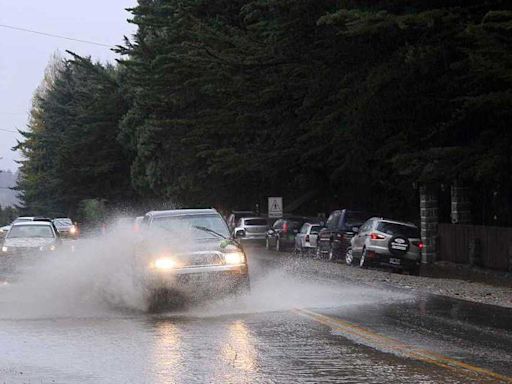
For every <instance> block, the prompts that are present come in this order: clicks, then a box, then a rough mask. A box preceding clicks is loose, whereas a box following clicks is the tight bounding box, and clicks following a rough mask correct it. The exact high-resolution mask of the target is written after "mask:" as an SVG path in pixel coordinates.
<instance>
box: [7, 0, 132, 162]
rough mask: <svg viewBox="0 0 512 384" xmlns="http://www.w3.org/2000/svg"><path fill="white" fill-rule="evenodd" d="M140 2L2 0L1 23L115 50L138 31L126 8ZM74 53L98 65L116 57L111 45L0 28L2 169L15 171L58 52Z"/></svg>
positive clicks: (114, 0) (120, 0)
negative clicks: (34, 104)
mask: <svg viewBox="0 0 512 384" xmlns="http://www.w3.org/2000/svg"><path fill="white" fill-rule="evenodd" d="M135 4H136V0H88V1H64V0H44V1H41V0H0V24H2V25H9V26H14V27H19V28H25V29H31V30H36V31H41V32H45V33H49V34H56V35H63V36H67V37H71V38H76V39H81V40H91V41H95V42H98V43H103V44H107V45H110V46H115V45H116V44H120V43H122V39H123V36H124V35H127V36H131V35H132V34H133V33H134V32H135V27H134V26H133V25H132V24H129V23H128V22H127V21H126V20H127V19H128V18H130V14H129V13H128V12H126V11H125V8H129V7H132V6H134V5H135ZM65 50H70V51H73V52H76V53H78V54H79V55H82V56H88V55H90V56H92V57H93V58H94V59H97V60H100V61H103V62H105V61H113V60H114V59H115V58H116V55H115V54H114V53H113V52H111V51H110V50H109V48H107V47H101V46H96V45H90V44H84V43H79V42H75V41H69V40H64V39H58V38H53V37H47V36H41V35H37V34H32V33H28V32H21V31H15V30H11V29H6V28H4V27H0V157H2V159H0V169H11V170H15V169H16V168H17V165H16V163H15V162H14V161H15V160H16V159H19V158H20V157H19V154H17V153H15V152H12V151H11V150H10V148H11V147H12V146H13V145H15V144H16V139H17V138H19V137H18V135H17V134H15V133H10V132H5V131H4V130H9V131H16V129H17V128H20V129H24V128H25V126H26V124H27V116H28V111H29V110H30V105H31V98H32V95H33V93H34V90H35V89H36V88H37V86H38V85H39V83H40V82H41V79H42V77H43V74H44V69H45V67H46V65H47V64H48V61H49V59H50V57H51V56H52V54H53V53H54V52H55V51H60V52H61V53H62V54H64V52H65Z"/></svg>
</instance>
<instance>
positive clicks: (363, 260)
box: [359, 248, 368, 269]
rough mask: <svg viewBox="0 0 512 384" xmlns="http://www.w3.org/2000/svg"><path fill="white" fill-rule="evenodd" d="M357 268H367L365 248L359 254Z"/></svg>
mask: <svg viewBox="0 0 512 384" xmlns="http://www.w3.org/2000/svg"><path fill="white" fill-rule="evenodd" d="M359 267H360V268H365V269H366V268H368V261H367V260H366V248H363V252H362V253H361V258H360V259H359Z"/></svg>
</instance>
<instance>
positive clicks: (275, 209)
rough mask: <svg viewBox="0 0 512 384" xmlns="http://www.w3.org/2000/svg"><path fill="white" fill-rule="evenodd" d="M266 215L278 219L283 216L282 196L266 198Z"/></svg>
mask: <svg viewBox="0 0 512 384" xmlns="http://www.w3.org/2000/svg"><path fill="white" fill-rule="evenodd" d="M268 217H269V218H274V219H279V218H281V217H283V198H282V197H269V198H268Z"/></svg>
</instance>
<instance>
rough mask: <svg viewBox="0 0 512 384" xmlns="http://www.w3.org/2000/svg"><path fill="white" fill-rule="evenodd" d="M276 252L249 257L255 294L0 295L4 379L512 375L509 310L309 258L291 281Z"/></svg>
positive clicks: (468, 378)
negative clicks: (39, 309)
mask: <svg viewBox="0 0 512 384" xmlns="http://www.w3.org/2000/svg"><path fill="white" fill-rule="evenodd" d="M272 257H274V256H270V255H265V254H264V252H263V251H261V250H258V251H255V250H252V251H251V252H250V261H251V267H252V268H253V269H252V274H253V275H252V276H251V278H252V281H253V292H252V294H251V296H250V297H245V298H241V299H239V300H232V299H226V300H220V301H218V302H215V303H202V304H197V305H195V306H193V307H191V308H188V309H186V310H180V311H169V312H166V313H161V314H157V315H148V314H145V313H141V312H139V311H136V310H126V309H119V308H116V309H113V308H111V309H110V310H104V308H102V309H101V311H97V312H93V313H91V314H90V315H84V313H83V312H81V313H80V315H77V314H76V313H74V312H73V308H70V310H69V313H68V314H67V315H65V313H63V312H62V311H60V312H59V314H58V316H49V314H48V313H46V314H45V316H34V315H33V314H32V316H14V314H16V315H19V314H20V312H19V311H15V312H11V311H10V309H11V308H12V306H13V304H12V303H6V302H5V298H3V297H2V294H1V293H0V309H2V308H4V309H5V308H8V310H7V311H6V310H2V311H1V313H0V356H1V359H0V379H1V380H0V383H4V382H5V383H44V384H45V383H155V384H160V383H162V384H163V383H165V384H167V383H234V384H236V383H320V382H322V383H468V382H475V383H479V382H482V383H485V382H512V381H508V380H509V379H508V377H507V376H506V375H511V374H512V372H511V371H512V369H511V367H510V366H509V365H510V364H509V362H510V361H511V360H512V340H511V339H512V334H511V324H512V323H511V322H510V319H511V318H510V316H511V315H510V312H507V311H503V313H498V314H496V315H495V318H494V319H492V321H486V320H485V318H483V317H481V316H478V315H477V314H476V313H477V312H478V311H479V310H480V309H479V307H478V308H476V307H471V308H468V307H466V306H465V305H466V304H464V303H462V304H461V302H454V301H445V299H432V298H416V297H411V296H409V295H405V294H402V293H400V292H389V291H379V290H375V289H372V288H365V287H355V286H354V285H353V283H348V282H340V281H330V282H325V281H323V282H320V281H317V280H315V279H314V277H312V276H307V273H306V270H307V266H305V265H302V266H301V267H300V268H299V269H300V275H296V276H295V275H293V272H291V271H290V270H287V269H286V268H284V269H283V264H285V263H286V262H287V261H285V260H279V262H274V261H272ZM291 262H293V261H291ZM10 299H12V297H10ZM59 309H62V308H60V307H59ZM419 351H428V353H429V354H423V355H421V356H418V355H415V354H417V353H420V352H419ZM442 358H446V359H450V360H451V362H450V361H448V360H446V359H445V360H443V359H442ZM454 362H455V364H454ZM457 362H459V363H460V364H459V365H457V364H456V363H457ZM479 368H481V369H482V371H478V369H479ZM494 372H496V375H495V376H492V374H489V373H494ZM499 375H501V376H499Z"/></svg>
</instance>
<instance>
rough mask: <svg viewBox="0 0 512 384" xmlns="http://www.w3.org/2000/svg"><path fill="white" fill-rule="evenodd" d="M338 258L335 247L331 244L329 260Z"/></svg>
mask: <svg viewBox="0 0 512 384" xmlns="http://www.w3.org/2000/svg"><path fill="white" fill-rule="evenodd" d="M335 258H336V254H335V253H334V247H333V246H332V244H331V246H330V247H329V256H328V260H329V261H334V259H335Z"/></svg>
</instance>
